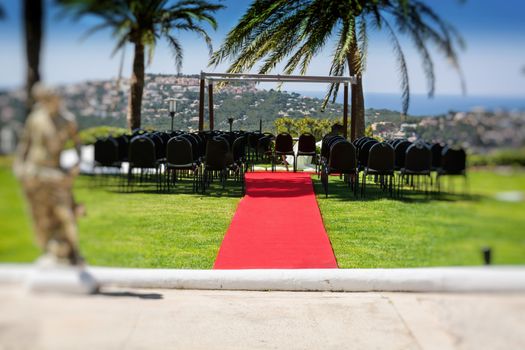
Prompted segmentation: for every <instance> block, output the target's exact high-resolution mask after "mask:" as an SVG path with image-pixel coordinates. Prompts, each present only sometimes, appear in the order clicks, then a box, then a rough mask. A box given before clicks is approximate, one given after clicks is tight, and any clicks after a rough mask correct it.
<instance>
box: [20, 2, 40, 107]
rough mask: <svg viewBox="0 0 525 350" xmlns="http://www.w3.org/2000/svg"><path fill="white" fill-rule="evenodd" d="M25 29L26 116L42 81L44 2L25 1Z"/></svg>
mask: <svg viewBox="0 0 525 350" xmlns="http://www.w3.org/2000/svg"><path fill="white" fill-rule="evenodd" d="M23 6H24V10H23V11H24V29H25V40H26V59H27V74H26V94H27V95H26V96H27V98H26V114H25V115H26V116H27V115H28V114H29V112H30V111H31V108H33V104H34V100H33V96H32V95H31V90H32V89H33V86H34V85H35V84H36V83H37V82H38V81H40V47H41V44H42V33H43V26H42V19H43V6H42V0H25V1H24V4H23Z"/></svg>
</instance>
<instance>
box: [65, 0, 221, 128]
mask: <svg viewBox="0 0 525 350" xmlns="http://www.w3.org/2000/svg"><path fill="white" fill-rule="evenodd" d="M58 1H59V3H60V4H62V5H63V6H64V7H65V8H66V10H69V11H71V12H72V13H73V14H74V15H75V16H76V17H81V16H84V15H93V16H96V17H99V18H100V19H101V20H102V23H100V24H99V25H97V26H95V27H93V28H92V30H91V31H90V32H89V33H88V34H90V33H92V32H95V31H97V30H100V29H105V28H111V29H112V30H113V34H114V36H115V37H116V38H117V45H116V47H115V50H114V53H115V52H117V51H118V50H120V49H122V48H123V47H124V46H125V44H126V43H127V42H129V43H131V44H132V45H133V46H134V57H133V73H132V76H131V87H130V94H129V105H128V115H127V121H128V126H129V128H130V129H136V128H140V124H141V109H142V94H143V90H144V63H145V55H146V53H147V55H148V63H149V62H151V60H152V58H153V52H154V49H155V46H156V43H157V40H159V39H161V38H164V39H166V40H167V42H168V44H169V45H170V47H171V49H172V51H173V55H174V59H175V65H176V67H177V72H178V73H180V71H181V68H182V58H183V50H182V46H181V43H180V41H179V39H178V38H177V37H176V36H175V35H174V32H175V31H177V30H182V31H191V32H195V33H197V34H199V35H200V36H202V38H203V39H204V40H205V42H206V44H207V45H208V48H209V50H210V53H211V52H212V47H211V39H210V37H209V36H208V33H207V32H206V30H205V29H204V28H203V27H202V25H201V23H203V22H204V23H208V24H209V25H210V26H211V27H212V28H213V29H214V30H215V29H216V28H217V22H216V20H215V17H214V16H213V14H214V13H215V12H216V11H217V10H219V9H221V8H223V7H224V6H222V5H219V4H216V3H211V2H208V1H204V0H182V1H178V2H175V3H173V2H172V1H168V0H149V1H141V0H58ZM146 51H147V52H146Z"/></svg>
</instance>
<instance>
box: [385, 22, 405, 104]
mask: <svg viewBox="0 0 525 350" xmlns="http://www.w3.org/2000/svg"><path fill="white" fill-rule="evenodd" d="M381 22H382V23H383V24H384V27H385V28H386V29H387V32H388V34H389V36H390V40H391V41H392V48H393V50H394V54H395V56H396V59H397V64H398V69H399V75H400V78H401V79H400V85H401V91H402V95H401V99H402V104H403V114H407V112H408V106H409V104H410V84H409V79H408V67H407V63H406V59H405V54H404V53H403V49H402V47H401V44H400V43H399V39H398V38H397V35H396V33H395V31H394V28H392V26H391V25H390V23H389V22H388V21H387V20H386V19H385V18H384V17H383V16H382V18H381Z"/></svg>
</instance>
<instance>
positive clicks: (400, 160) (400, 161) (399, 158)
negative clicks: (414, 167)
mask: <svg viewBox="0 0 525 350" xmlns="http://www.w3.org/2000/svg"><path fill="white" fill-rule="evenodd" d="M411 145H412V142H409V141H400V142H398V143H397V144H396V145H395V146H394V151H395V162H394V168H395V170H400V169H401V168H404V167H405V157H406V153H407V149H408V147H410V146H411Z"/></svg>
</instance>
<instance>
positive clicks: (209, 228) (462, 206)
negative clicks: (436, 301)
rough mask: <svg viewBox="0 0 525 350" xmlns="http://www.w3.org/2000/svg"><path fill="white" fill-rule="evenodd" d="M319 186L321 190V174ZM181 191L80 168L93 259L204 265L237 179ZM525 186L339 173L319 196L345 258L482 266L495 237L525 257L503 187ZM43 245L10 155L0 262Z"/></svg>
mask: <svg viewBox="0 0 525 350" xmlns="http://www.w3.org/2000/svg"><path fill="white" fill-rule="evenodd" d="M315 186H316V191H317V192H318V193H321V192H322V191H321V187H320V184H319V183H318V182H317V181H316V180H315ZM177 188H178V190H177V191H178V192H177V193H176V194H157V193H154V187H153V186H152V187H146V188H144V190H143V191H141V192H135V193H122V192H120V191H118V187H117V186H114V184H109V185H105V186H98V185H96V184H95V183H94V181H93V180H92V179H91V178H88V177H80V178H79V180H78V181H77V184H76V188H75V194H76V197H77V200H78V201H80V202H82V203H84V204H85V206H86V208H87V214H88V215H87V217H86V218H82V219H81V220H80V223H79V226H80V227H79V231H80V244H81V249H82V252H83V254H84V255H85V256H86V257H87V260H88V262H89V263H90V264H92V265H104V266H128V267H169V268H202V269H208V268H211V267H212V265H213V261H214V259H215V257H216V254H217V251H218V249H219V246H220V243H221V241H222V238H223V235H224V233H225V231H226V229H227V227H228V225H229V223H230V221H231V218H232V216H233V213H234V212H235V209H236V206H237V203H238V201H239V199H240V193H239V190H238V188H237V187H236V186H228V187H227V189H226V190H225V191H223V190H222V189H221V188H220V187H219V186H216V187H214V188H212V190H211V191H210V194H209V195H206V196H201V195H195V194H191V191H190V189H191V186H189V185H188V184H186V185H183V186H179V187H177ZM511 190H519V191H525V174H524V173H512V174H508V175H503V174H496V173H491V172H487V171H484V172H481V171H480V172H471V175H470V193H471V197H470V198H463V197H461V196H455V197H454V198H451V197H450V196H449V197H446V198H442V199H432V200H426V199H425V196H424V195H417V196H415V197H414V196H412V197H409V198H407V199H405V200H403V201H401V200H391V199H385V198H379V199H378V198H376V197H369V198H367V199H365V200H355V199H354V198H353V195H352V194H350V192H349V191H348V189H347V188H346V187H344V186H343V185H342V184H341V183H340V182H339V180H338V179H337V178H334V177H332V178H331V179H330V192H331V195H330V196H329V198H328V199H325V198H324V195H319V197H318V202H319V206H320V208H321V212H322V215H323V219H324V222H325V226H326V228H327V231H328V233H329V236H330V239H331V241H332V245H333V248H334V251H335V254H336V257H337V260H338V263H339V266H340V267H405V266H436V265H479V264H480V263H481V254H480V249H481V247H483V246H491V247H492V248H493V251H494V262H495V263H497V264H523V263H525V233H524V231H523V229H522V227H525V216H524V215H523V214H522V213H525V203H524V202H520V203H506V202H498V201H496V200H495V199H493V195H494V193H496V192H499V191H511ZM38 254H39V251H38V249H37V248H36V247H35V246H34V244H33V239H32V233H31V230H30V225H29V223H28V219H27V215H26V211H25V208H24V203H23V200H22V196H21V193H20V188H19V186H18V184H17V182H16V180H15V179H14V178H13V176H12V174H11V171H10V161H9V159H7V158H0V261H2V262H25V261H32V260H34V259H35V258H36V257H37V256H38Z"/></svg>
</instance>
